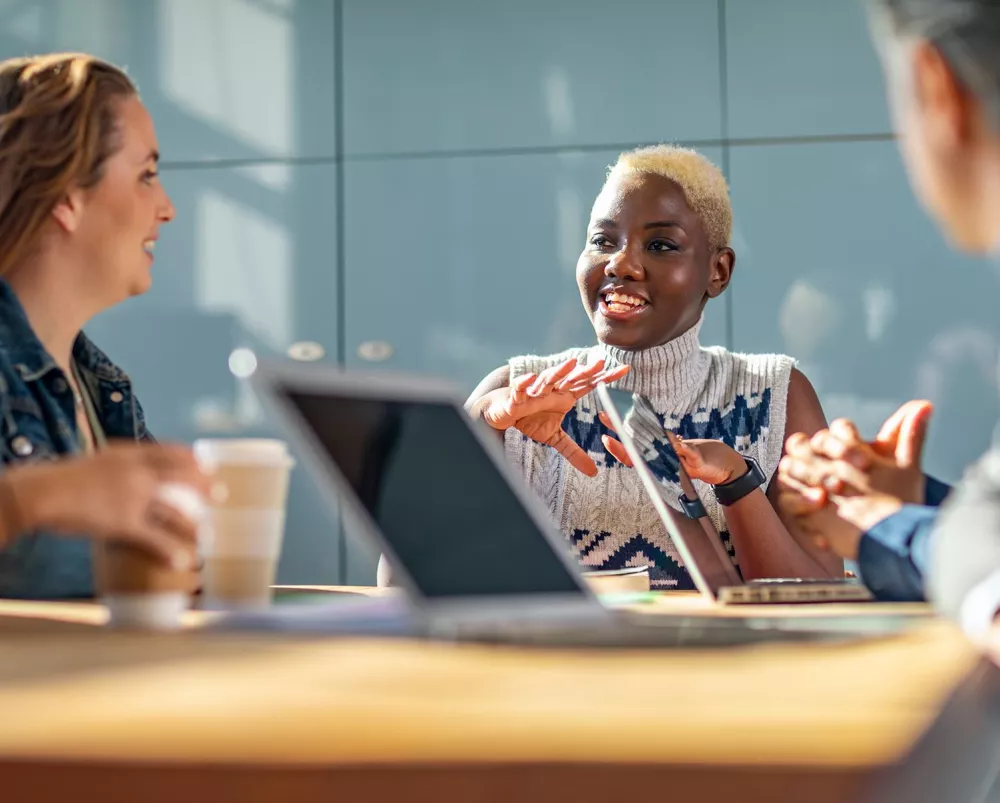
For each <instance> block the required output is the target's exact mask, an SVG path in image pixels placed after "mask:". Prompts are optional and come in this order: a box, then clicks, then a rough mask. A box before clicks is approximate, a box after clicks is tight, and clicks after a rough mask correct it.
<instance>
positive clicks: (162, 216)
mask: <svg viewBox="0 0 1000 803" xmlns="http://www.w3.org/2000/svg"><path fill="white" fill-rule="evenodd" d="M176 214H177V210H176V209H174V203H173V201H171V200H170V196H169V195H167V191H166V190H164V191H163V200H162V202H161V203H160V208H159V214H158V216H157V217H158V219H159V221H160V222H161V223H169V222H170V221H171V220H173V219H174V216H175V215H176Z"/></svg>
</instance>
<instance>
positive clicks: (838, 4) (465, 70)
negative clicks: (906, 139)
mask: <svg viewBox="0 0 1000 803" xmlns="http://www.w3.org/2000/svg"><path fill="white" fill-rule="evenodd" d="M56 49H60V50H64V49H76V50H86V51H91V52H94V53H97V54H99V55H103V56H105V57H107V58H109V59H111V60H113V61H115V62H118V63H121V64H124V65H126V66H127V67H128V68H129V70H130V72H131V73H132V75H133V76H134V77H135V78H136V79H137V81H138V82H139V84H140V88H141V90H142V93H143V97H144V99H145V101H146V103H147V105H148V106H149V108H150V110H151V111H152V113H153V116H154V118H155V120H156V123H157V126H158V130H159V136H160V141H161V150H162V151H163V153H164V156H165V159H166V163H165V165H164V170H163V173H164V182H165V184H166V186H167V188H168V190H169V191H170V192H171V194H172V196H173V198H174V201H175V203H176V206H177V208H178V216H177V220H176V221H175V222H174V223H173V224H172V225H171V226H170V227H169V228H168V229H166V230H165V231H164V236H163V239H162V240H161V247H160V251H159V253H158V259H157V264H156V267H155V287H154V289H153V290H152V291H151V292H150V293H149V294H148V295H147V296H145V297H143V298H141V299H137V300H135V301H132V302H130V303H128V304H126V305H124V306H123V307H121V308H120V309H117V310H113V311H111V312H109V313H108V314H106V315H105V316H104V317H102V318H101V319H100V320H98V321H96V322H95V323H94V324H93V326H92V327H91V328H90V331H91V334H92V335H93V336H94V337H96V338H97V339H98V340H99V342H100V343H101V344H102V345H103V346H105V347H106V348H107V349H108V350H109V351H110V352H111V353H112V355H113V356H115V357H116V358H117V359H118V360H119V361H120V362H122V363H123V365H125V367H126V368H127V369H128V370H129V371H130V372H131V373H132V374H133V377H134V379H135V382H136V385H137V388H138V390H139V392H140V394H141V396H142V398H143V400H144V403H145V405H146V407H147V409H148V413H149V418H150V421H151V424H152V426H153V427H154V429H155V431H156V432H157V433H158V434H160V435H161V436H166V437H172V438H180V439H184V440H190V439H193V438H195V437H198V436H200V435H205V434H213V433H220V432H225V433H233V434H237V433H257V432H262V431H264V432H266V431H267V428H266V425H263V424H262V423H261V422H260V420H259V417H258V415H257V410H256V407H255V405H254V403H253V399H252V398H250V397H249V396H248V394H247V393H246V392H245V389H243V388H241V387H240V386H239V385H238V383H237V381H236V380H235V379H233V378H232V376H231V375H230V374H229V372H228V369H227V360H228V358H229V354H230V352H231V351H232V350H233V349H234V348H236V347H238V346H244V345H245V346H250V347H252V348H254V349H255V350H258V351H263V352H265V353H276V354H283V353H285V352H286V351H287V350H288V349H289V347H290V346H292V345H293V344H296V343H299V344H301V343H307V344H318V345H319V346H320V347H321V348H322V350H323V352H324V353H325V359H327V360H330V361H335V362H341V363H346V364H348V365H352V366H356V365H362V364H366V365H369V364H370V362H369V361H366V359H365V357H364V355H366V354H368V355H371V354H376V355H379V356H382V355H384V354H385V353H386V352H387V351H391V356H389V357H388V358H387V359H385V360H383V361H382V362H380V363H378V364H379V365H380V366H382V367H387V368H393V369H406V370H414V369H415V370H420V371H428V372H433V373H435V374H438V375H443V376H446V377H451V378H453V379H454V380H457V381H458V382H459V383H461V384H462V385H463V386H464V388H465V389H469V388H471V387H472V386H473V385H474V384H475V382H476V381H477V379H478V378H480V377H481V376H482V375H483V374H484V373H486V372H487V371H488V370H490V369H491V368H493V367H495V366H496V365H498V364H500V363H501V362H503V361H504V359H505V358H506V357H507V356H508V355H510V354H512V353H520V352H525V351H537V352H545V351H552V350H556V349H559V348H562V347H565V346H569V345H572V344H580V343H584V342H589V341H590V339H591V333H590V331H589V326H588V324H587V320H586V318H585V316H584V313H583V311H582V309H581V308H580V305H579V301H578V298H577V295H576V290H575V287H574V283H573V268H574V264H575V261H576V256H577V254H578V252H579V250H580V248H581V246H582V244H583V235H584V230H585V226H586V218H587V213H588V210H589V206H590V203H591V201H592V199H593V196H594V195H595V193H596V191H597V189H598V188H599V186H600V184H601V180H602V177H603V171H604V168H605V167H606V165H607V164H608V163H610V162H611V161H612V160H613V159H614V157H615V155H616V154H617V152H618V151H619V150H620V149H622V148H624V147H630V146H633V145H637V144H644V143H649V142H656V141H680V142H685V143H689V144H692V145H694V146H696V147H698V148H700V149H701V150H703V151H704V152H705V153H707V154H708V155H709V156H711V157H712V158H713V159H715V160H717V161H718V162H719V163H720V164H722V165H723V167H724V168H725V170H726V172H727V174H728V175H729V177H730V181H731V184H732V189H733V200H734V205H735V209H736V236H735V243H734V244H735V247H736V250H737V253H738V262H737V268H738V269H737V273H736V279H735V281H734V285H733V287H732V289H731V291H730V292H729V293H727V294H726V296H724V297H723V299H721V300H719V301H717V302H715V303H714V305H713V306H712V307H711V308H710V312H709V320H708V323H707V325H706V327H705V339H706V340H707V341H711V342H716V343H724V344H726V345H728V346H729V347H731V348H737V349H741V350H753V351H758V350H781V351H786V352H788V353H791V354H793V355H795V356H797V357H799V358H800V359H801V360H802V367H803V369H804V370H805V371H806V373H807V374H808V375H809V376H810V377H811V378H812V380H813V382H814V384H815V385H816V386H817V389H818V390H819V392H820V395H821V397H822V399H823V401H824V404H825V406H826V408H827V412H828V414H829V415H830V416H836V415H850V416H852V417H854V418H855V419H857V420H859V421H860V422H861V423H862V425H863V427H864V428H865V429H866V430H867V431H868V432H873V431H874V429H875V428H876V427H877V425H878V423H879V422H880V421H881V420H882V419H883V418H884V417H885V416H886V415H887V414H888V413H889V412H890V411H891V410H892V409H894V408H895V406H896V405H897V404H898V403H900V402H901V401H903V400H905V399H907V398H910V397H913V396H926V397H929V398H931V399H932V400H934V401H935V402H936V403H937V405H938V412H937V417H936V420H935V425H934V430H933V435H932V439H931V443H930V447H929V453H928V463H929V467H930V468H931V469H932V470H934V471H936V472H938V473H939V474H940V475H942V476H943V477H945V478H947V479H955V478H956V477H957V476H958V475H959V473H960V471H961V467H962V466H963V465H964V464H965V463H966V462H968V461H969V460H971V459H973V458H974V457H975V456H976V455H977V454H978V453H979V451H981V450H982V448H983V447H984V445H985V441H986V439H987V437H988V435H989V433H990V431H991V429H992V426H993V423H994V419H995V417H996V415H997V412H998V410H997V406H998V405H997V398H996V392H995V373H996V363H997V354H996V352H997V335H998V326H997V322H996V321H997V316H995V315H993V314H992V309H993V305H994V303H995V300H996V299H998V298H1000V293H998V292H997V291H998V287H997V286H996V285H997V281H998V280H997V276H996V274H995V272H994V271H993V270H992V269H991V268H989V267H987V266H985V265H982V264H974V263H971V262H969V261H967V260H964V259H961V258H958V257H955V256H953V255H951V254H950V253H949V251H948V249H947V248H946V246H945V245H944V243H943V242H942V241H941V239H940V237H939V236H938V234H937V233H936V232H935V230H934V228H933V226H932V225H931V224H930V223H929V222H928V221H927V220H926V219H925V218H924V216H923V215H922V213H921V212H920V211H919V210H918V208H917V206H916V204H915V203H914V201H913V200H912V198H911V196H910V193H909V190H908V188H907V186H906V182H905V177H904V175H903V172H902V167H901V165H900V162H899V158H898V156H897V154H896V150H895V144H894V142H893V141H892V138H891V135H890V124H889V119H888V114H887V111H886V107H885V102H884V100H883V95H882V82H881V76H880V75H879V72H878V65H877V62H876V58H875V55H874V52H873V50H872V47H871V45H870V44H869V41H868V36H867V30H866V27H865V21H864V18H863V14H862V11H861V7H860V0H836V1H835V2H834V1H831V0H719V2H716V0H616V2H614V3H608V2H606V0H602V2H597V1H596V0H505V2H502V3H498V2H492V1H490V2H488V1H487V0H85V1H84V0H0V57H7V56H11V55H21V54H25V53H33V52H40V51H48V50H56ZM386 344H388V346H389V347H390V348H389V349H386V348H385V345H386ZM313 350H314V351H315V349H313ZM291 504H292V507H291V513H290V521H289V534H288V542H287V548H286V551H285V557H284V560H283V564H282V570H281V577H282V579H284V580H285V581H288V582H302V583H306V582H316V583H329V582H337V581H351V582H370V581H371V580H372V578H373V569H372V567H373V561H372V556H371V555H370V554H367V553H366V552H365V551H364V550H363V549H359V548H358V547H357V546H356V545H354V544H353V543H351V542H350V541H349V540H345V539H343V538H342V537H341V535H340V529H339V527H338V525H337V521H336V517H335V516H334V517H331V516H330V515H329V514H328V512H327V511H326V510H325V509H324V508H323V506H322V505H321V503H320V499H319V496H318V494H317V492H316V489H315V488H314V487H313V485H312V483H311V481H310V480H309V479H308V478H307V477H305V476H304V473H303V472H301V471H300V472H299V476H298V477H297V479H296V482H295V485H294V488H293V494H292V503H291Z"/></svg>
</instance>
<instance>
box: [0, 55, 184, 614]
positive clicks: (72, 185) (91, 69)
mask: <svg viewBox="0 0 1000 803" xmlns="http://www.w3.org/2000/svg"><path fill="white" fill-rule="evenodd" d="M158 160H159V146H158V144H157V140H156V132H155V130H154V128H153V121H152V119H151V118H150V116H149V113H148V112H147V111H146V109H145V107H144V106H143V104H142V102H141V101H140V99H139V96H138V93H137V91H136V87H135V85H134V84H133V83H132V81H131V80H130V79H129V78H128V76H126V75H125V73H124V72H122V71H121V70H120V69H118V68H117V67H115V66H113V65H111V64H108V63H107V62H104V61H101V60H100V59H97V58H94V57H93V56H88V55H85V54H80V53H61V54H53V55H45V56H37V57H31V58H19V59H11V60H8V61H4V62H0V462H2V463H3V464H4V465H5V466H7V467H11V466H15V465H17V464H21V463H25V462H32V461H36V460H39V459H44V458H49V457H53V456H57V455H72V454H77V453H90V452H94V451H95V450H99V449H101V448H102V447H103V446H104V445H105V444H106V443H107V442H108V441H112V440H114V439H125V440H128V441H145V440H149V435H148V434H147V432H146V427H145V423H144V421H143V415H142V408H141V407H140V406H139V403H138V401H137V400H136V399H135V396H134V395H133V393H132V387H131V384H130V383H129V380H128V377H127V376H126V375H125V374H124V373H123V372H122V371H121V370H120V369H119V368H118V367H117V366H115V365H114V363H112V362H111V360H109V359H108V357H107V356H105V354H104V353H103V352H101V351H100V350H99V349H98V348H97V347H96V346H95V345H94V344H93V343H91V342H90V340H88V339H87V337H86V336H85V335H84V334H83V333H82V329H83V327H84V325H85V324H86V323H87V322H88V321H90V320H91V319H92V318H93V317H94V316H95V315H97V314H98V313H100V312H102V311H104V310H106V309H108V308H109V307H112V306H114V305H115V304H118V303H119V302H121V301H124V300H126V299H127V298H130V297H131V296H134V295H137V294H140V293H143V292H145V291H146V290H147V289H148V288H149V286H150V282H151V273H150V271H151V268H152V265H153V251H154V247H155V244H156V240H157V237H158V236H159V230H160V226H162V225H163V224H164V223H168V222H170V220H171V219H172V218H173V217H174V208H173V206H172V205H171V203H170V199H169V198H168V197H167V194H166V192H165V191H164V189H163V187H162V186H161V185H160V180H159V175H158V172H157V164H158ZM9 501H10V500H6V508H7V509H9V508H10V505H9ZM145 510H146V515H147V516H148V518H149V523H150V526H151V528H152V531H155V532H156V533H158V534H159V535H160V536H162V537H163V538H167V539H169V538H175V537H176V538H186V537H188V536H189V533H186V532H184V530H185V527H186V525H185V524H184V523H180V522H178V520H177V518H176V517H175V516H172V515H171V514H170V511H169V510H166V509H164V507H163V506H162V505H160V506H158V505H157V504H156V503H155V502H154V501H153V500H152V497H150V500H149V505H148V506H147V507H146V508H145ZM84 520H86V519H84ZM37 523H38V525H39V526H45V525H47V524H50V522H47V521H45V520H44V519H40V520H38V522H37ZM123 529H124V528H123ZM133 529H134V528H133ZM92 590H93V589H92V579H91V565H90V548H89V545H88V544H87V543H86V542H85V541H81V540H79V539H63V538H57V537H54V536H53V535H52V534H50V533H46V532H41V533H34V534H31V535H27V536H21V537H20V538H15V539H13V540H12V541H10V542H9V543H7V544H0V596H8V597H74V596H88V595H90V594H91V593H92Z"/></svg>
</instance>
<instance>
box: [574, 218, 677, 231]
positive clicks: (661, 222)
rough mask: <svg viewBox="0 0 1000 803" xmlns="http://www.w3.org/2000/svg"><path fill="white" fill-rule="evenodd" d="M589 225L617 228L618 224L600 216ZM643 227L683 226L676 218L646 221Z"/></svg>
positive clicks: (664, 227) (675, 227) (669, 227)
mask: <svg viewBox="0 0 1000 803" xmlns="http://www.w3.org/2000/svg"><path fill="white" fill-rule="evenodd" d="M590 225H591V227H596V228H601V229H617V228H618V224H617V223H615V221H613V220H608V219H607V218H601V219H600V220H595V221H594V222H593V223H591V224H590ZM643 228H644V229H647V230H649V229H683V228H684V227H683V226H682V225H681V224H680V223H678V222H677V221H676V220H654V221H652V222H651V223H647V224H646V225H645V226H643Z"/></svg>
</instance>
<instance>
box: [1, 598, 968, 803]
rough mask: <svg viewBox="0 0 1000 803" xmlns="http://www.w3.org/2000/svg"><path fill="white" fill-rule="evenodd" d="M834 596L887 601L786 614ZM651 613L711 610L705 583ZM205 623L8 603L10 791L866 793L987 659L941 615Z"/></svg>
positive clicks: (6, 789) (44, 796)
mask: <svg viewBox="0 0 1000 803" xmlns="http://www.w3.org/2000/svg"><path fill="white" fill-rule="evenodd" d="M763 607H766V613H767V615H769V616H772V615H775V613H776V606H763ZM838 608H839V609H841V612H851V613H858V614H859V615H865V614H867V613H871V612H874V611H875V610H878V611H879V612H883V613H884V612H889V610H890V609H887V608H883V607H879V608H877V609H876V608H875V607H874V606H871V605H858V606H854V605H852V606H830V605H824V606H789V607H786V606H782V610H783V612H785V613H787V614H788V615H793V616H815V615H821V614H829V613H832V612H834V611H836V610H837V609H838ZM646 609H647V610H650V611H651V612H652V611H654V610H655V611H664V612H668V611H683V612H685V613H701V614H703V615H706V616H713V615H716V614H717V611H716V609H712V608H709V607H706V606H705V605H704V603H702V602H701V601H700V600H698V599H696V598H694V597H692V596H690V595H671V596H669V597H667V598H664V599H662V600H661V601H658V602H657V603H655V605H652V606H646ZM735 610H736V609H735V608H733V609H727V610H726V614H727V615H732V613H733V612H734V611H735ZM891 611H892V612H900V613H909V614H913V615H916V616H919V615H921V614H922V613H923V612H924V609H922V608H920V607H916V608H914V607H903V608H896V607H894V608H892V609H891ZM760 612H761V610H760V609H758V610H757V611H756V612H754V611H746V613H748V614H752V613H758V614H759V613H760ZM203 618H204V615H201V614H193V615H192V617H191V620H190V625H191V627H190V628H189V629H188V630H186V631H183V632H180V633H175V634H143V633H120V632H112V631H108V630H105V629H103V628H102V627H100V625H101V624H102V622H103V612H102V610H101V609H100V608H99V607H98V606H94V605H87V604H76V605H70V604H62V603H17V602H0V800H3V801H4V802H5V803H7V801H14V800H22V799H23V800H30V801H32V802H33V803H36V802H39V801H48V800H53V801H54V800H60V801H63V800H67V799H69V800H72V801H73V803H88V801H91V800H93V801H101V803H113V802H114V801H117V800H122V801H125V800H128V801H132V800H143V801H150V802H151V803H158V801H170V802H171V803H176V801H181V800H183V801H185V802H187V801H199V800H211V801H213V803H217V802H218V801H228V800H241V801H242V800H246V801H272V800H280V801H285V800H294V799H295V797H296V796H298V797H299V798H301V799H306V796H311V797H312V798H313V799H316V800H321V799H322V800H332V799H334V796H336V799H337V800H349V799H364V800H366V801H370V800H393V801H396V800H417V801H424V800H426V801H432V800H433V801H438V800H442V801H443V800H453V799H454V800H477V801H480V800H482V801H493V800H498V801H499V800H515V801H533V800H553V801H562V800H572V801H573V803H580V802H581V801H589V800H595V801H596V800H601V801H607V800H611V799H616V798H618V797H622V798H624V799H640V796H642V797H644V798H650V797H653V796H656V797H671V798H673V799H682V800H683V799H684V798H685V796H690V797H689V798H688V799H690V800H704V801H712V800H717V799H724V798H725V799H728V798H729V797H730V796H732V795H735V794H739V795H740V798H739V799H740V800H741V801H746V802H750V801H758V800H760V801H767V803H778V802H779V801H786V800H788V801H806V800H808V801H810V802H811V803H824V802H825V801H839V800H854V799H855V798H856V795H857V794H858V792H859V790H861V789H862V787H863V786H864V785H865V784H867V783H868V782H870V781H871V779H872V778H873V777H875V776H876V775H877V774H878V772H879V771H880V769H881V768H883V767H886V766H888V765H891V764H892V763H893V762H896V761H898V760H899V759H900V758H901V757H903V756H904V755H905V754H906V753H907V752H908V751H909V750H910V749H911V747H912V745H913V744H914V742H915V740H916V739H917V738H918V737H919V735H920V734H921V733H922V732H923V731H924V730H925V729H926V728H927V727H928V726H929V725H930V723H931V722H932V721H933V720H934V718H935V716H936V715H937V713H938V711H939V710H940V709H941V706H942V704H943V702H944V701H945V700H946V699H947V697H948V695H949V694H950V692H951V691H952V689H953V688H954V687H955V686H956V684H957V683H958V681H959V680H960V679H961V678H962V677H963V676H965V675H966V674H967V673H968V672H969V671H970V669H971V668H972V667H973V666H974V665H975V664H976V661H977V658H976V655H975V654H974V652H973V651H972V649H971V648H970V647H969V646H968V645H967V644H966V642H965V641H964V639H963V638H962V637H961V636H960V634H958V633H957V632H956V631H955V630H954V629H953V628H952V627H951V626H950V625H948V624H945V623H943V622H940V621H938V620H935V619H932V618H930V617H926V618H925V619H922V620H921V621H920V622H919V623H918V625H917V626H916V627H914V628H913V629H912V630H911V631H910V632H907V633H905V634H903V635H899V636H894V637H891V638H884V639H879V640H873V641H867V642H857V643H852V644H848V645H830V644H826V645H822V644H811V645H801V644H798V645H790V644H785V645H764V646H756V647H751V648H739V649H730V650H663V651H630V652H599V651H589V652H588V651H584V650H575V651H558V650H538V649H530V650H529V649H518V648H513V647H484V646H473V645H444V644H431V643H419V642H412V641H377V640H361V639H342V640H335V639H318V638H301V637H294V638H293V637H287V636H286V637H281V636H273V635H263V634H251V635H237V634H218V633H211V634H210V633H203V632H199V631H198V629H197V625H198V623H199V621H200V620H202V619H203ZM678 796H680V797H679V798H678Z"/></svg>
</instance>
